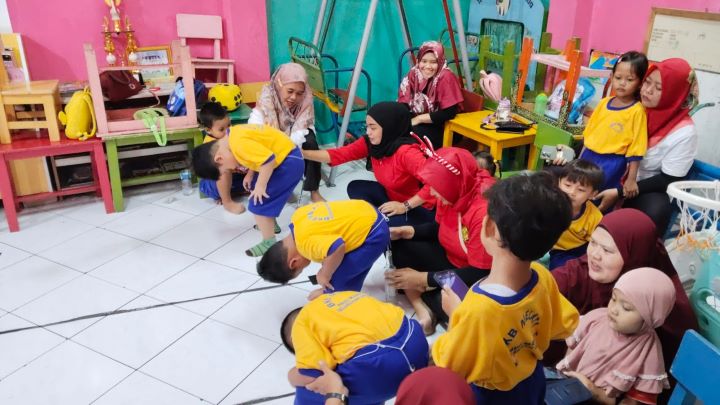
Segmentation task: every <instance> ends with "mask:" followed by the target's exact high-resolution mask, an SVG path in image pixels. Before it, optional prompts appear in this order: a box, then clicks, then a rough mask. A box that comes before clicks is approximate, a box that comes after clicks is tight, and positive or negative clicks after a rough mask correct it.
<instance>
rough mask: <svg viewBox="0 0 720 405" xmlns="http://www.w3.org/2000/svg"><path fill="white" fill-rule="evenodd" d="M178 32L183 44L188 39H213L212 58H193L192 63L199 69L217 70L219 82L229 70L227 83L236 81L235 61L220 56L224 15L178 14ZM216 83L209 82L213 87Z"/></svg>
mask: <svg viewBox="0 0 720 405" xmlns="http://www.w3.org/2000/svg"><path fill="white" fill-rule="evenodd" d="M176 21H177V34H178V37H180V41H181V43H182V45H187V39H212V40H213V56H212V58H193V59H192V64H193V68H194V69H195V70H197V69H213V70H217V78H216V80H217V83H221V78H222V71H223V70H226V71H227V81H226V83H235V61H234V60H232V59H223V58H222V57H221V56H220V40H222V39H223V29H222V17H220V16H218V15H200V14H178V15H177V16H176ZM213 84H215V83H207V85H208V87H211V86H212V85H213Z"/></svg>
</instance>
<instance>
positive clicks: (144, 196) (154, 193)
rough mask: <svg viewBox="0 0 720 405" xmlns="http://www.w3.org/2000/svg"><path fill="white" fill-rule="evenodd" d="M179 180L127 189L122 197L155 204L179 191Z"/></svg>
mask: <svg viewBox="0 0 720 405" xmlns="http://www.w3.org/2000/svg"><path fill="white" fill-rule="evenodd" d="M179 180H180V178H179V177H178V181H176V180H173V181H164V182H162V183H154V184H146V185H143V186H137V187H127V188H124V189H123V196H124V197H125V199H126V200H134V199H135V200H142V201H146V202H155V201H159V200H160V199H163V198H167V196H169V195H171V194H175V193H176V192H178V191H180V189H181V186H180V181H179Z"/></svg>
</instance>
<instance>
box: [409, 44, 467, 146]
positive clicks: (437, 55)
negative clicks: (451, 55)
mask: <svg viewBox="0 0 720 405" xmlns="http://www.w3.org/2000/svg"><path fill="white" fill-rule="evenodd" d="M417 61H418V62H417V64H416V65H415V66H413V67H412V68H411V69H410V72H408V74H407V76H405V78H404V79H403V80H402V82H401V83H400V90H399V91H398V102H400V103H403V104H406V105H407V106H408V108H410V111H411V112H412V113H413V116H414V117H413V119H412V125H413V131H414V132H415V133H416V134H418V135H420V136H421V137H422V136H427V137H428V138H429V139H430V141H431V142H432V144H433V147H434V148H435V149H438V148H440V147H442V141H443V130H444V128H445V121H448V120H450V119H453V118H454V117H455V114H457V113H458V112H460V109H461V103H462V101H463V96H462V92H461V91H460V84H459V82H458V79H457V77H455V74H453V72H451V71H450V69H448V67H447V62H446V61H445V50H444V49H443V46H442V44H440V43H439V42H437V41H428V42H425V43H423V44H422V46H421V47H420V50H419V51H418V55H417Z"/></svg>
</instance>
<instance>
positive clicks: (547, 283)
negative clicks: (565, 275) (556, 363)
mask: <svg viewBox="0 0 720 405" xmlns="http://www.w3.org/2000/svg"><path fill="white" fill-rule="evenodd" d="M531 268H532V270H533V275H532V277H531V279H530V282H528V284H527V285H526V286H525V287H523V288H522V289H521V290H520V291H518V293H517V294H516V295H515V296H512V297H506V298H505V297H500V298H496V299H493V298H491V297H489V296H488V295H487V293H484V292H482V291H481V290H480V289H479V288H478V283H476V284H475V285H474V286H473V287H472V288H471V289H470V291H468V293H467V295H466V296H465V298H464V299H463V301H462V303H461V304H460V305H459V306H458V307H457V309H455V311H454V312H453V313H452V316H451V317H450V330H449V331H448V332H447V333H445V334H444V335H442V336H440V337H439V338H438V340H437V341H436V342H435V344H434V345H433V347H432V357H433V359H434V361H435V364H436V365H437V366H440V367H446V368H449V369H451V370H453V371H455V372H456V373H458V374H460V375H461V376H462V377H464V378H465V379H466V380H467V381H468V382H469V383H473V384H476V385H478V386H480V387H483V388H487V389H493V390H501V391H509V390H511V389H512V388H513V387H515V385H517V384H518V383H519V382H520V381H522V380H524V379H526V378H528V377H529V376H530V375H531V374H532V372H533V371H534V370H535V366H536V365H537V362H538V360H541V359H542V355H543V353H544V352H545V350H547V348H548V345H549V344H550V340H553V339H564V338H566V337H568V336H570V335H571V334H572V332H573V331H574V330H575V327H576V326H577V324H578V321H579V315H578V311H577V309H575V307H573V305H572V304H570V302H569V301H568V300H567V299H565V297H563V296H562V295H561V294H560V292H559V291H558V287H557V284H556V283H555V279H553V277H552V275H551V274H550V272H549V271H548V270H547V269H546V268H544V267H543V266H542V265H539V264H537V263H533V264H532V266H531ZM499 301H500V302H505V303H504V304H502V303H500V302H499Z"/></svg>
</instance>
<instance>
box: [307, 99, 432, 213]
mask: <svg viewBox="0 0 720 405" xmlns="http://www.w3.org/2000/svg"><path fill="white" fill-rule="evenodd" d="M410 119H411V115H410V112H409V111H408V109H407V107H405V106H404V105H402V104H400V103H396V102H393V101H385V102H381V103H377V104H375V105H373V106H372V107H370V109H369V110H368V113H367V118H366V124H367V135H365V136H363V137H362V138H360V139H358V140H357V141H355V142H353V143H351V144H350V145H346V146H343V147H340V148H335V149H327V150H303V156H304V157H305V159H307V160H314V161H316V162H323V163H329V164H330V165H331V166H337V165H341V164H343V163H346V162H350V161H353V160H358V159H367V158H368V157H369V158H370V162H371V163H372V168H373V172H374V174H375V178H376V179H377V181H370V180H353V181H351V182H350V184H348V187H347V193H348V196H349V197H350V198H352V199H358V200H365V201H367V202H369V203H370V204H372V205H374V206H376V207H378V209H379V210H380V212H382V213H383V214H385V215H388V216H390V226H400V225H407V224H421V223H425V222H432V220H433V217H434V215H435V214H434V211H433V210H432V208H433V205H434V199H433V198H432V197H431V196H430V189H429V188H428V187H423V186H422V184H421V183H422V182H421V180H420V177H419V176H418V171H419V170H420V169H421V168H422V166H423V164H424V163H425V155H423V152H422V151H421V150H420V146H419V145H418V144H417V142H416V140H415V139H414V138H412V137H411V136H410Z"/></svg>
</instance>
